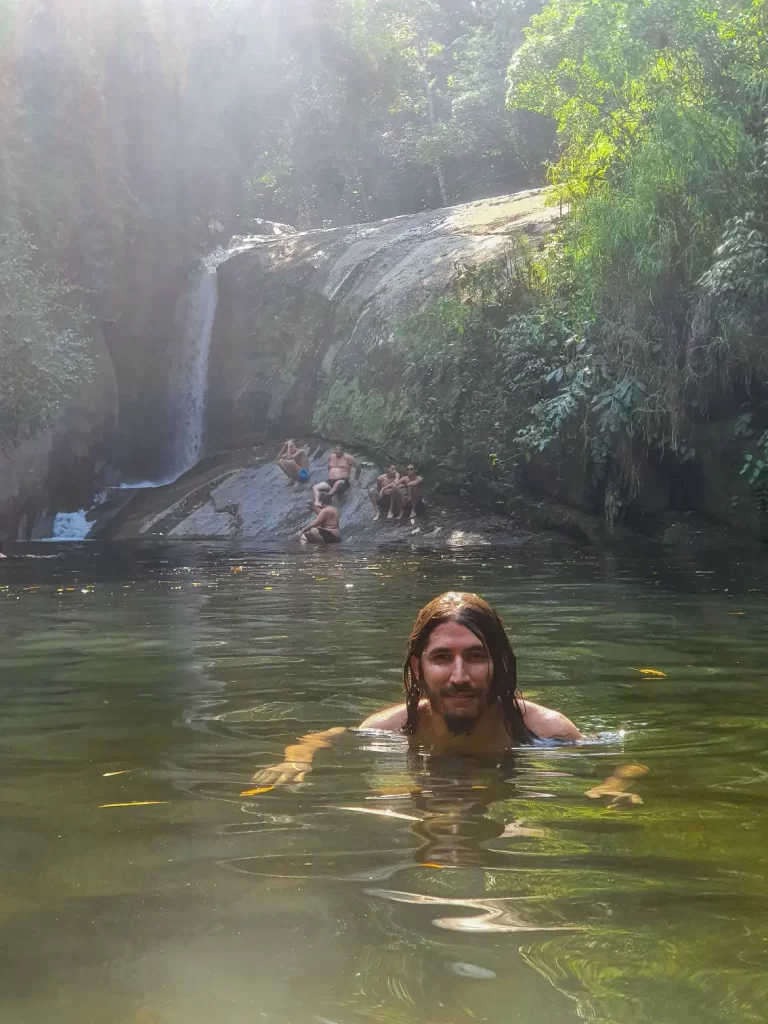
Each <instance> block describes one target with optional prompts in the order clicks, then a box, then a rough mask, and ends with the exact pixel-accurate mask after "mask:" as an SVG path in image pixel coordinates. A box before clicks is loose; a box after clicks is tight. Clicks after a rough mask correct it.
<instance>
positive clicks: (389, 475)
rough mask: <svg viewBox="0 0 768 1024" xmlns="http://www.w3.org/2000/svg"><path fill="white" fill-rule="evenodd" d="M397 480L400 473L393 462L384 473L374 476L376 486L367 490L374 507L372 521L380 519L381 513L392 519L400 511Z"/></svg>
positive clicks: (400, 504) (400, 496) (400, 497)
mask: <svg viewBox="0 0 768 1024" xmlns="http://www.w3.org/2000/svg"><path fill="white" fill-rule="evenodd" d="M399 480H400V474H399V473H398V472H397V466H395V465H394V463H393V464H392V465H391V466H389V468H388V469H387V471H386V473H382V474H381V476H379V477H377V478H376V486H375V487H372V488H371V489H370V491H368V497H369V498H370V499H371V504H372V505H373V508H374V516H373V521H374V523H375V522H376V520H377V519H381V517H382V514H385V515H386V516H387V519H392V518H393V516H396V515H399V514H400V512H401V511H402V508H403V505H402V495H401V492H400V489H399V487H398V486H397V484H398V481H399Z"/></svg>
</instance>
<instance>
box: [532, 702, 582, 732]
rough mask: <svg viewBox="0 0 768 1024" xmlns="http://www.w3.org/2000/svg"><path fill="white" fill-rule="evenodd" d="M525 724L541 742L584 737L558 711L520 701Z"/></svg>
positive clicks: (568, 719)
mask: <svg viewBox="0 0 768 1024" xmlns="http://www.w3.org/2000/svg"><path fill="white" fill-rule="evenodd" d="M521 704H522V708H523V717H524V719H525V724H526V725H527V726H528V728H529V729H530V730H531V732H532V733H535V734H536V736H538V737H539V738H540V739H542V740H583V739H584V735H583V733H581V732H580V730H579V729H578V728H577V727H576V726H575V725H574V724H573V722H572V721H571V720H570V718H566V717H565V715H563V714H561V713H560V712H559V711H553V710H552V709H551V708H545V707H543V706H542V705H541V704H534V703H533V701H531V700H525V699H523V700H522V701H521Z"/></svg>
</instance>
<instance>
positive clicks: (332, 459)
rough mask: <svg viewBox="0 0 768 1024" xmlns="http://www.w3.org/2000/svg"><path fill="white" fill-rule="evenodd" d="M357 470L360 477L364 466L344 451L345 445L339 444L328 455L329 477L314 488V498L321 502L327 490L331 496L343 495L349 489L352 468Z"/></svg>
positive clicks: (315, 501) (318, 502) (316, 502)
mask: <svg viewBox="0 0 768 1024" xmlns="http://www.w3.org/2000/svg"><path fill="white" fill-rule="evenodd" d="M353 469H354V470H356V471H357V477H356V479H357V480H359V479H360V473H361V471H362V466H361V465H360V463H359V462H358V461H357V459H356V458H355V457H354V455H349V454H348V453H347V452H345V451H344V447H343V445H340V444H337V445H336V446H335V447H334V449H333V451H332V452H331V454H330V455H329V456H328V479H327V480H324V481H323V482H322V483H320V484H315V485H314V487H313V488H312V500H313V502H314V503H315V505H319V504H320V495H321V494H322V493H323V492H324V491H325V492H327V493H328V495H329V496H330V497H331V498H334V497H336V495H338V496H339V497H341V496H342V494H345V493H346V492H347V491H348V490H349V486H350V484H351V482H352V481H351V475H352V470H353Z"/></svg>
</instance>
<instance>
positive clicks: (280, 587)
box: [0, 544, 768, 1024]
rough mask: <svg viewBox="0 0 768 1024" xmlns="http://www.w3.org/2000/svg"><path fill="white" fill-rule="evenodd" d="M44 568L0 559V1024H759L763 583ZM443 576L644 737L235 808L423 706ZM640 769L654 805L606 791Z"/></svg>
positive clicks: (473, 562) (108, 560) (766, 770)
mask: <svg viewBox="0 0 768 1024" xmlns="http://www.w3.org/2000/svg"><path fill="white" fill-rule="evenodd" d="M28 551H29V552H33V551H34V552H35V553H36V554H40V553H45V554H54V553H58V552H61V555H60V557H53V558H45V559H42V560H40V559H21V560H18V561H13V562H9V563H6V564H5V565H3V567H2V568H1V569H0V586H1V587H3V589H2V590H0V709H2V727H1V729H0V776H1V780H2V790H1V791H0V794H1V795H0V822H1V824H2V828H1V830H0V871H1V874H0V877H2V880H3V885H2V890H0V946H1V947H2V950H3V956H2V957H1V958H0V1019H2V1021H3V1022H5V1021H7V1022H8V1024H43V1022H46V1024H47V1022H52V1024H70V1022H71V1024H91V1022H93V1024H111V1022H116V1024H117V1022H120V1024H128V1022H130V1024H202V1022H206V1024H208V1022H213V1021H221V1022H225V1024H241V1022H243V1024H245V1022H248V1024H252V1022H256V1024H258V1022H261V1021H264V1022H268V1024H269V1022H271V1024H313V1022H319V1024H327V1022H334V1024H357V1022H360V1024H362V1022H368V1021H377V1022H379V1021H380V1022H400V1021H403V1022H409V1024H455V1022H463V1021H488V1022H491V1024H507V1022H510V1021H517V1020H521V1021H522V1020H525V1021H526V1024H552V1022H561V1021H563V1022H567V1021H578V1020H588V1021H606V1022H607V1021H610V1022H621V1024H624V1022H638V1024H639V1022H649V1021H652V1022H669V1024H682V1022H688V1021H696V1022H697V1024H706V1022H714V1021H718V1022H719V1021H729V1022H737V1021H738V1022H742V1021H762V1020H764V1019H765V1005H766V996H768V980H767V979H768V974H767V973H766V968H767V967H768V915H766V898H767V897H768V882H767V881H766V875H767V873H768V847H767V843H766V841H767V840H768V823H766V815H765V798H766V796H768V754H767V753H766V747H767V746H768V744H766V738H768V714H767V713H768V692H767V689H766V678H765V676H766V660H767V659H766V654H767V653H768V629H767V628H766V627H767V619H768V614H767V612H766V601H765V597H766V593H767V592H768V571H767V570H766V566H765V565H763V566H758V567H755V566H753V565H752V564H751V563H750V561H749V560H748V559H746V558H745V559H743V560H739V558H737V557H734V556H730V557H728V558H725V557H723V558H721V559H716V558H712V559H701V558H700V559H692V558H691V559H685V558H682V559H679V560H677V561H674V560H672V559H670V558H666V559H663V560H660V561H658V562H657V563H654V562H652V561H649V560H648V558H645V557H644V558H636V559H633V558H629V557H613V556H607V557H599V556H596V555H589V554H583V555H563V554H552V555H551V556H549V557H547V556H546V555H542V554H541V553H540V552H538V553H537V554H535V555H528V554H526V553H525V552H522V551H519V550H494V551H489V550H484V551H479V552H478V551H460V552H456V553H445V552H444V553H434V554H428V553H426V554H425V553H410V552H408V551H402V550H397V551H367V552H362V551H352V550H348V551H341V552H340V551H337V550H335V551H333V552H330V551H309V552H295V553H285V552H279V551H260V552H257V551H247V550H243V549H239V550H238V549H234V548H228V547H223V546H222V547H216V546H214V545H190V546H174V547H171V546H168V547H165V548H158V547H154V548H147V547H145V548H140V547H129V546H123V545H120V546H117V545H116V546H113V547H111V548H110V547H99V546H98V545H96V544H93V545H74V546H70V547H68V548H66V549H60V548H51V547H46V548H45V550H43V546H42V545H38V546H36V547H34V548H32V547H30V548H29V549H28ZM448 588H461V589H470V590H476V591H478V592H479V593H481V594H482V595H483V596H485V597H486V598H488V599H489V600H490V601H491V602H492V603H493V604H494V605H495V606H496V607H497V609H498V610H499V611H500V612H501V614H502V615H503V617H504V619H505V622H506V624H507V626H508V628H509V631H510V634H511V635H512V637H513V640H514V643H515V646H516V649H517V653H518V662H519V676H520V680H521V684H522V687H523V689H524V691H525V692H526V693H527V694H528V695H529V696H532V697H534V698H537V699H539V700H541V701H542V702H543V703H545V704H549V705H551V706H554V707H557V708H559V709H561V710H562V711H564V712H565V713H566V714H567V715H569V716H570V717H571V718H573V719H574V721H576V722H577V723H578V724H579V725H580V726H581V727H582V728H583V729H585V730H590V731H603V732H617V731H619V730H625V735H624V736H623V738H618V737H616V738H614V739H612V740H611V739H609V740H607V741H605V742H601V743H595V744H592V745H587V746H583V747H560V748H548V749H533V750H530V751H527V752H525V753H524V754H521V755H519V756H518V757H516V758H515V759H514V760H510V761H509V762H507V763H505V764H503V765H501V766H499V765H497V764H496V763H495V762H493V761H491V762H489V763H483V762H481V761H477V762H474V761H472V762H470V761H464V762H462V761H455V760H444V761H433V760H430V759H427V758H423V757H419V756H414V755H411V756H409V755H408V753H407V751H406V750H405V748H404V745H403V744H402V743H401V742H399V741H398V740H393V739H391V738H386V737H380V736H375V735H371V734H361V733H348V734H346V735H345V736H343V737H342V738H341V739H340V740H339V741H338V742H337V744H336V745H335V746H334V747H333V748H332V749H330V750H327V751H321V752H320V753H319V754H318V756H317V759H316V762H315V770H314V772H313V773H312V774H311V775H309V776H308V777H307V781H306V783H304V784H303V785H301V786H297V787H293V788H287V789H282V790H280V789H276V790H272V791H271V792H267V793H264V794H261V795H258V796H254V797H252V798H242V797H240V796H239V793H240V791H241V790H243V789H244V788H246V787H247V786H248V784H249V779H250V776H251V774H252V773H253V771H254V770H255V769H256V768H257V767H260V766H263V765H266V764H268V763H270V762H272V761H275V760H279V759H280V755H281V752H282V748H283V746H284V745H285V744H286V743H287V742H290V741H291V740H293V739H294V738H295V737H296V736H297V735H300V734H301V733H302V732H306V731H308V730H311V729H322V728H327V727H328V726H331V725H339V724H341V725H354V724H356V723H357V722H359V721H360V720H361V718H362V717H364V716H365V715H366V714H368V713H370V712H371V711H372V710H374V709H376V708H378V707H381V706H382V705H384V704H386V703H390V702H394V701H396V700H397V699H398V698H399V686H400V664H401V659H402V654H403V647H404V640H405V637H406V635H407V632H408V630H409V628H410V625H411V623H412V620H413V617H414V615H415V613H416V611H417V610H418V608H419V607H420V605H421V604H423V603H424V602H425V601H426V600H427V599H429V598H431V597H433V596H434V595H435V594H436V593H438V592H440V591H441V590H444V589H448ZM642 668H646V669H654V670H655V671H656V672H657V673H660V674H659V675H648V674H643V673H641V672H640V671H639V670H640V669H642ZM661 673H663V675H662V674H661ZM636 764H639V765H643V766H646V767H647V769H648V771H647V773H646V774H644V775H642V776H640V777H638V778H637V779H635V780H633V784H632V789H633V791H634V792H635V793H636V794H637V795H638V796H639V797H640V798H641V799H642V801H643V802H642V804H638V805H637V806H630V807H626V808H611V807H609V802H610V798H604V799H602V800H601V799H589V798H588V797H587V796H586V795H585V794H586V793H587V791H588V790H590V789H591V788H593V787H595V786H596V785H598V784H599V783H600V782H601V781H602V780H603V779H605V778H606V777H608V776H610V775H611V774H612V773H613V771H614V770H615V769H617V768H619V767H621V766H623V765H636ZM115 773H120V774H115ZM106 804H128V805H131V806H112V807H109V806H103V805H106ZM371 812H374V813H371ZM382 812H385V813H382ZM387 812H388V813H387Z"/></svg>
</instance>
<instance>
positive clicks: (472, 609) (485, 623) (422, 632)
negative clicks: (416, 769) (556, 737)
mask: <svg viewBox="0 0 768 1024" xmlns="http://www.w3.org/2000/svg"><path fill="white" fill-rule="evenodd" d="M444 622H456V623H457V624H458V625H459V626H464V627H465V628H466V629H468V630H469V631H470V632H471V633H474V634H475V636H476V637H477V639H478V640H479V641H480V643H481V644H482V645H483V647H485V649H486V651H487V652H488V654H489V655H490V658H491V661H492V662H493V675H492V676H491V686H490V699H491V702H493V701H498V702H499V704H500V705H501V709H502V712H503V715H504V724H505V726H506V728H507V732H508V733H509V735H510V736H511V737H512V740H513V742H514V744H515V746H522V745H524V744H529V743H532V742H533V740H534V739H535V736H534V734H533V733H532V732H531V731H530V729H528V727H527V726H526V724H525V719H524V717H523V710H522V708H521V706H520V702H521V700H522V694H521V693H520V691H519V690H518V688H517V659H516V658H515V652H514V651H513V650H512V645H511V644H510V642H509V637H508V636H507V634H506V632H505V630H504V624H503V623H502V621H501V619H500V618H499V616H498V615H497V614H496V612H495V611H494V610H493V608H491V606H490V605H489V604H488V602H487V601H484V600H483V599H482V597H478V595H477V594H465V593H461V592H460V591H455V590H450V591H447V592H446V593H445V594H440V596H439V597H436V598H435V599H434V600H433V601H430V602H429V604H425V605H424V607H423V608H422V609H421V611H420V612H419V614H418V615H417V616H416V622H415V623H414V624H413V631H412V632H411V635H410V638H409V640H408V650H407V652H406V656H405V664H404V666H403V687H404V689H405V706H406V711H407V715H406V719H405V725H404V726H403V732H405V733H408V734H409V735H413V734H414V733H415V732H416V728H417V726H418V721H419V702H420V700H421V698H422V697H423V696H424V693H423V690H422V686H421V680H420V679H419V678H418V677H417V676H416V675H415V673H414V671H413V666H412V665H411V658H417V659H418V660H419V662H421V656H422V655H423V653H424V650H425V649H426V646H427V643H428V642H429V638H430V636H431V635H432V633H433V632H434V631H435V630H436V629H437V627H438V626H441V625H442V624H443V623H444Z"/></svg>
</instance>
